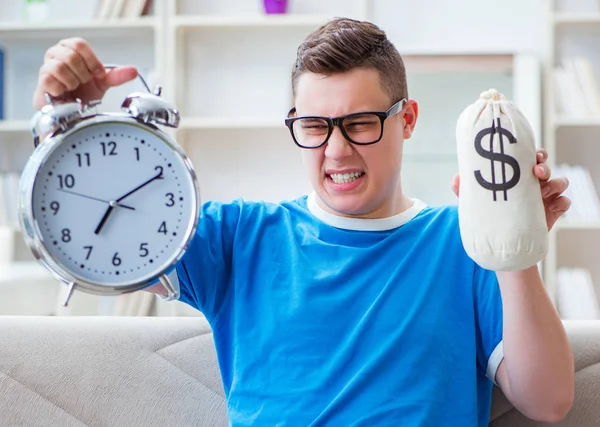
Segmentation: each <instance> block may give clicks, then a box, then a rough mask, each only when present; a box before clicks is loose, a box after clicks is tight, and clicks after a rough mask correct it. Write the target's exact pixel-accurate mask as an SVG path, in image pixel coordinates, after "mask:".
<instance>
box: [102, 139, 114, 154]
mask: <svg viewBox="0 0 600 427" xmlns="http://www.w3.org/2000/svg"><path fill="white" fill-rule="evenodd" d="M100 145H102V155H103V156H106V155H107V154H106V153H107V152H108V155H109V156H116V155H117V153H116V152H115V150H116V149H117V143H116V142H114V141H110V142H108V143H106V142H101V143H100ZM107 146H108V148H110V151H108V150H107Z"/></svg>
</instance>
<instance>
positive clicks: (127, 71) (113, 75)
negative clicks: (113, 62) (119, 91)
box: [102, 66, 138, 89]
mask: <svg viewBox="0 0 600 427" xmlns="http://www.w3.org/2000/svg"><path fill="white" fill-rule="evenodd" d="M137 75H138V71H137V69H136V68H135V67H131V66H125V67H119V68H115V69H113V70H110V71H109V72H108V73H107V74H106V77H105V78H104V79H102V81H103V84H105V85H106V89H108V88H109V87H113V86H119V85H122V84H123V83H127V82H129V81H131V80H133V79H135V78H136V77H137Z"/></svg>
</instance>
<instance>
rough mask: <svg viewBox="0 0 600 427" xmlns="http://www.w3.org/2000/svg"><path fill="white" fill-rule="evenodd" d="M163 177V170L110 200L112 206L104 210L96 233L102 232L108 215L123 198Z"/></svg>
mask: <svg viewBox="0 0 600 427" xmlns="http://www.w3.org/2000/svg"><path fill="white" fill-rule="evenodd" d="M161 178H162V172H160V173H158V174H157V175H156V176H153V177H152V178H150V179H149V180H147V181H145V182H143V183H141V184H140V185H138V186H137V187H135V188H134V189H133V190H131V191H129V192H128V193H125V194H124V195H123V196H121V197H119V198H118V199H117V200H114V201H113V200H111V201H110V202H109V204H110V206H109V207H108V208H107V209H106V212H104V216H103V217H102V219H101V220H100V223H99V224H98V226H97V227H96V230H94V233H95V234H100V231H101V230H102V227H103V226H104V224H105V223H106V220H107V219H108V217H109V216H110V213H111V212H112V210H113V208H114V207H115V206H119V205H118V203H119V202H120V201H121V200H123V199H124V198H126V197H129V196H130V195H132V194H133V193H135V192H136V191H138V190H139V189H141V188H142V187H145V186H146V185H148V184H150V183H151V182H152V181H154V180H155V179H161Z"/></svg>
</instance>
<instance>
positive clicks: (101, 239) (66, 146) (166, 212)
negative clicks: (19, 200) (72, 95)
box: [32, 121, 198, 286]
mask: <svg viewBox="0 0 600 427" xmlns="http://www.w3.org/2000/svg"><path fill="white" fill-rule="evenodd" d="M32 200H33V216H34V219H35V221H36V222H37V228H38V230H39V232H40V233H41V235H42V240H43V245H44V247H45V248H46V250H47V251H48V252H49V254H50V255H51V257H52V260H53V261H54V262H56V263H58V264H60V265H61V266H62V268H64V269H66V270H67V271H68V272H69V273H70V274H72V275H73V276H75V278H76V279H78V280H83V281H85V282H88V283H92V284H100V285H107V286H109V285H110V286H126V285H131V284H135V283H139V282H142V281H144V280H147V279H149V278H151V277H154V276H155V275H156V274H158V273H161V272H162V271H163V270H164V269H165V268H166V267H168V266H169V265H170V264H171V263H172V261H173V260H174V258H175V257H176V256H177V255H178V254H179V253H180V251H181V248H182V247H184V246H185V244H186V243H187V241H188V238H189V236H190V233H191V231H192V229H193V224H194V221H195V218H196V215H197V206H198V200H197V193H196V189H195V183H194V180H193V177H192V174H190V171H189V169H188V167H187V166H186V163H185V162H184V161H183V159H182V158H181V157H180V156H179V155H178V154H177V152H176V151H175V150H173V149H172V148H171V147H170V146H169V145H168V144H167V143H166V142H165V141H164V140H163V139H162V138H161V137H160V136H158V135H157V134H155V133H153V132H151V131H149V130H148V129H146V128H145V127H143V126H141V125H138V124H137V123H126V122H118V121H112V122H106V121H104V122H100V123H97V124H94V125H91V126H87V127H81V128H79V129H76V130H74V131H73V132H71V133H70V134H67V135H66V136H65V138H64V140H63V141H62V142H61V143H60V144H58V145H57V146H56V148H55V149H54V150H53V151H52V153H51V154H50V155H49V156H48V157H47V158H46V159H45V161H44V162H43V163H42V165H41V166H40V168H39V171H38V173H37V176H36V179H35V183H34V187H33V197H32Z"/></svg>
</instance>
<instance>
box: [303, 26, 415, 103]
mask: <svg viewBox="0 0 600 427" xmlns="http://www.w3.org/2000/svg"><path fill="white" fill-rule="evenodd" d="M354 68H370V69H375V70H376V71H378V72H379V78H380V84H381V85H382V88H383V89H384V90H385V91H387V92H388V93H389V95H390V97H391V98H392V102H396V101H399V100H400V99H402V98H408V88H407V84H406V70H405V68H404V61H403V60H402V57H401V56H400V53H399V52H398V50H397V49H396V47H395V46H394V45H393V44H392V43H391V42H390V41H389V40H388V38H387V35H386V34H385V32H384V31H383V30H381V29H380V28H379V27H378V26H376V25H375V24H373V23H371V22H366V21H357V20H354V19H349V18H337V19H334V20H332V21H330V22H328V23H327V24H325V25H323V26H321V27H320V28H318V29H317V30H316V31H314V32H313V33H311V34H309V35H308V36H307V37H306V39H305V40H304V41H303V42H302V44H301V45H300V46H299V47H298V54H297V59H296V63H295V64H294V67H293V71H292V94H293V95H294V97H295V95H296V84H297V81H298V78H299V77H300V75H301V74H302V73H304V72H311V73H316V74H325V75H330V74H333V73H343V72H345V71H350V70H352V69H354Z"/></svg>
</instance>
